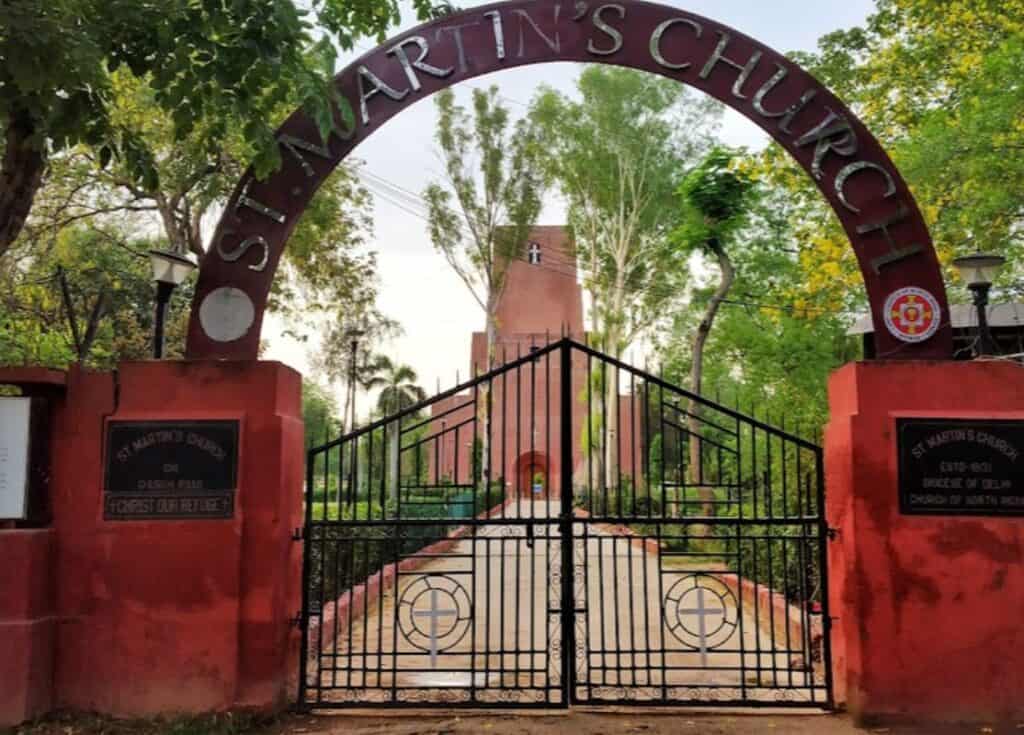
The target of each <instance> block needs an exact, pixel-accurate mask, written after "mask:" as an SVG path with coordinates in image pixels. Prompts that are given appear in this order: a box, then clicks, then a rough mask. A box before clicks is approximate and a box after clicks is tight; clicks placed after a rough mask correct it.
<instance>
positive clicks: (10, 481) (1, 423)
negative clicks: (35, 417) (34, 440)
mask: <svg viewBox="0 0 1024 735" xmlns="http://www.w3.org/2000/svg"><path fill="white" fill-rule="evenodd" d="M31 414H32V399H31V398H0V519H5V520H9V519H14V518H19V519H20V518H24V517H25V514H26V512H27V510H28V509H27V500H28V462H29V426H30V419H31Z"/></svg>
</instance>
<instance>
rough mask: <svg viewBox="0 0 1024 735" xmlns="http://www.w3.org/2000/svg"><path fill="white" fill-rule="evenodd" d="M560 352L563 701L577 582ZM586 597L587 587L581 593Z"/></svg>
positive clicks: (565, 366) (568, 386)
mask: <svg viewBox="0 0 1024 735" xmlns="http://www.w3.org/2000/svg"><path fill="white" fill-rule="evenodd" d="M559 352H560V353H561V365H560V373H561V376H560V377H561V386H560V390H561V391H562V395H561V417H560V418H561V429H562V431H561V444H562V446H561V447H560V448H559V450H560V452H561V464H562V468H561V470H562V478H561V479H562V493H561V498H560V500H561V513H560V516H561V518H560V523H559V529H560V533H561V536H562V684H563V688H564V696H563V699H564V703H563V705H564V706H565V707H568V706H569V705H570V704H572V703H573V702H574V701H575V699H576V665H575V661H576V594H575V588H576V581H575V579H574V578H573V569H574V566H573V560H574V555H575V541H576V540H575V539H574V538H573V516H572V504H573V495H572V470H573V467H572V343H571V342H570V341H569V339H568V338H566V339H563V340H562V347H561V349H560V350H559ZM583 594H584V599H585V598H586V590H584V592H583Z"/></svg>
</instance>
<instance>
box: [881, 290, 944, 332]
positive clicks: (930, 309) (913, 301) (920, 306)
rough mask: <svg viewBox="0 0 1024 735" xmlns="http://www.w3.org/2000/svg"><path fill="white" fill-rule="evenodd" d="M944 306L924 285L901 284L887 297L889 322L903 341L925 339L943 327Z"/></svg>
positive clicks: (890, 328)
mask: <svg viewBox="0 0 1024 735" xmlns="http://www.w3.org/2000/svg"><path fill="white" fill-rule="evenodd" d="M941 316H942V308H941V307H940V306H939V302H938V300H937V299H936V298H935V297H934V296H932V295H931V294H930V293H928V292H927V291H925V290H924V289H923V288H914V287H908V288H901V289H899V290H898V291H894V292H893V293H892V294H890V296H889V298H888V299H886V301H885V326H886V329H888V330H889V333H890V334H892V336H894V337H895V338H896V339H898V340H900V341H901V342H910V343H915V342H924V341H925V340H926V339H929V338H931V337H932V336H933V335H934V334H935V333H936V332H937V331H939V323H940V321H941V319H940V317H941Z"/></svg>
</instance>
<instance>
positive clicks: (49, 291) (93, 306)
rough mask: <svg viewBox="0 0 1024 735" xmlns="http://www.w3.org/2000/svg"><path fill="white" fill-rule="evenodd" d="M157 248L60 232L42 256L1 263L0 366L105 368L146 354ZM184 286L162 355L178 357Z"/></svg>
mask: <svg viewBox="0 0 1024 735" xmlns="http://www.w3.org/2000/svg"><path fill="white" fill-rule="evenodd" d="M155 246H160V243H158V242H154V241H146V240H132V239H130V238H128V237H126V236H124V235H122V234H121V233H118V232H117V231H116V230H113V229H111V230H105V231H102V232H101V231H97V230H94V229H91V228H86V227H81V226H79V227H67V228H65V229H63V230H62V231H61V232H60V233H59V235H57V236H56V237H55V238H54V240H53V242H52V243H51V244H50V246H49V249H48V250H47V251H46V252H37V253H35V254H34V255H32V256H25V257H23V258H22V259H20V260H17V261H16V260H13V259H10V258H9V259H5V260H4V261H3V263H2V266H0V364H33V365H45V366H48V367H54V368H65V367H67V366H68V365H69V364H71V363H75V362H77V363H81V364H84V365H87V366H90V367H96V368H112V367H114V366H115V365H116V364H117V362H119V361H121V360H140V359H149V358H150V357H151V356H152V349H153V348H152V339H153V319H154V293H153V277H152V271H151V268H150V264H149V259H148V257H147V256H146V251H147V250H149V249H150V248H152V247H155ZM191 293H192V284H191V282H186V283H185V284H183V285H182V286H181V287H180V288H179V289H178V291H177V292H176V293H175V297H174V299H172V301H171V304H170V308H169V313H168V318H167V325H166V336H167V353H166V354H167V356H168V357H171V358H174V357H181V356H182V353H183V349H184V337H185V330H186V328H187V323H188V310H189V301H190V298H191Z"/></svg>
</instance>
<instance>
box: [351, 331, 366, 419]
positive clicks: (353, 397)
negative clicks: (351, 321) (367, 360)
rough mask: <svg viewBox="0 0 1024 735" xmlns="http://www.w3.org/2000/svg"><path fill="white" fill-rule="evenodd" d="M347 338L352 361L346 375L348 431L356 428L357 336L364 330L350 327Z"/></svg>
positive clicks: (363, 332)
mask: <svg viewBox="0 0 1024 735" xmlns="http://www.w3.org/2000/svg"><path fill="white" fill-rule="evenodd" d="M346 333H347V334H348V336H349V338H350V339H351V340H352V362H351V364H350V365H349V375H348V389H349V395H350V396H351V399H350V400H351V407H352V411H351V423H350V424H349V431H355V430H356V371H357V369H358V363H357V360H358V356H359V338H360V337H362V336H364V335H365V334H366V330H365V329H362V328H360V327H352V328H351V329H349V330H347V332H346Z"/></svg>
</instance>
